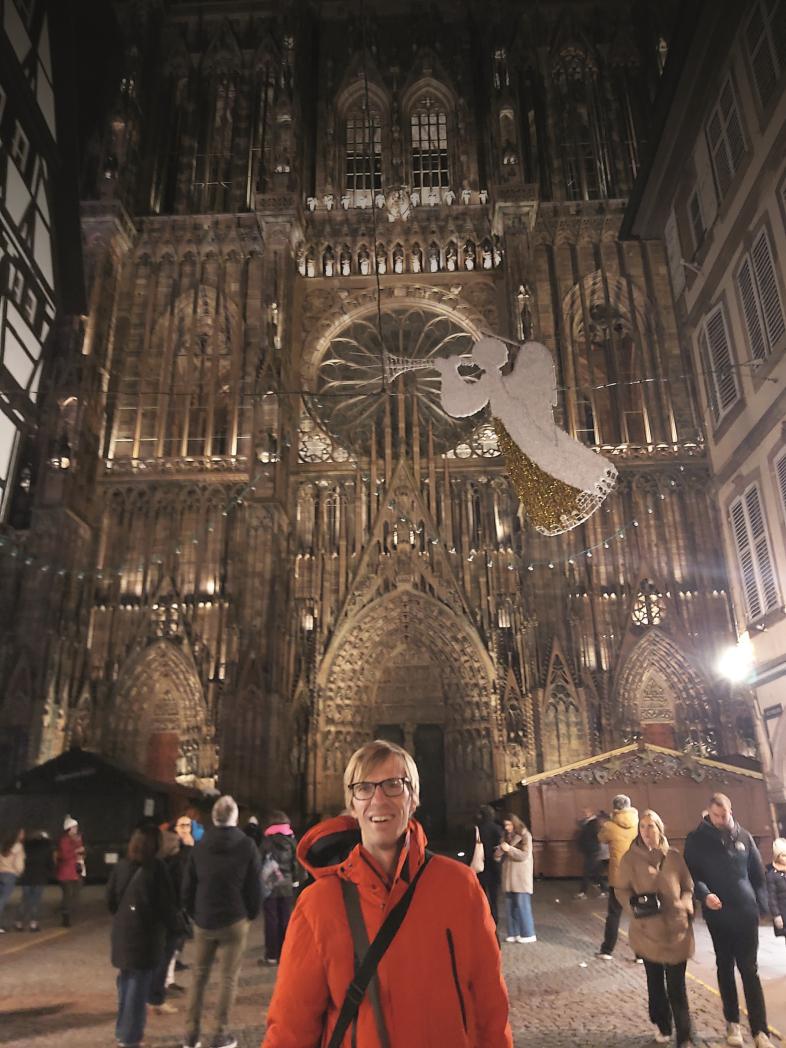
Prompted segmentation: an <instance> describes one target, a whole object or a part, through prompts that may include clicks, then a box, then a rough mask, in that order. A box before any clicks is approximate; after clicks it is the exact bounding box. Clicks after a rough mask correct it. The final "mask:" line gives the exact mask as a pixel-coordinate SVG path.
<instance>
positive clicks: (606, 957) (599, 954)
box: [595, 950, 611, 961]
mask: <svg viewBox="0 0 786 1048" xmlns="http://www.w3.org/2000/svg"><path fill="white" fill-rule="evenodd" d="M595 956H596V957H600V958H601V959H602V960H604V961H610V960H611V954H610V953H605V952H604V951H603V950H598V951H597V952H596V953H595Z"/></svg>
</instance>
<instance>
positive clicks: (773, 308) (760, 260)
mask: <svg viewBox="0 0 786 1048" xmlns="http://www.w3.org/2000/svg"><path fill="white" fill-rule="evenodd" d="M751 257H752V259H753V271H754V273H755V275H756V285H757V287H758V291H759V299H760V301H761V311H762V313H763V314H764V323H765V325H766V328H767V336H768V338H769V342H770V350H773V349H774V348H775V346H776V345H777V344H778V342H779V341H780V340H781V338H783V335H784V334H786V321H784V317H783V304H782V302H781V293H780V289H779V287H778V278H777V276H776V274H775V262H774V260H773V257H772V248H771V247H770V239H769V237H768V236H767V230H766V229H762V231H761V233H760V234H759V236H758V237H757V238H756V240H755V242H754V244H753V251H752V252H751Z"/></svg>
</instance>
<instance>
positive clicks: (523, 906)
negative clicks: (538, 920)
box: [505, 892, 535, 939]
mask: <svg viewBox="0 0 786 1048" xmlns="http://www.w3.org/2000/svg"><path fill="white" fill-rule="evenodd" d="M505 900H506V902H507V904H508V935H520V936H521V937H522V938H524V939H528V938H529V937H530V936H531V935H534V934H535V922H534V921H533V919H532V896H531V895H530V893H529V892H505Z"/></svg>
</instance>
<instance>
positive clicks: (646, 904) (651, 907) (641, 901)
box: [630, 892, 660, 917]
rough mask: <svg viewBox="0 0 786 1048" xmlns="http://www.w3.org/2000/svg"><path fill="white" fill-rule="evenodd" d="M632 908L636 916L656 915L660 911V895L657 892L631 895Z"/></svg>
mask: <svg viewBox="0 0 786 1048" xmlns="http://www.w3.org/2000/svg"><path fill="white" fill-rule="evenodd" d="M630 908H631V910H632V911H633V916H634V917H655V916H656V915H657V914H659V913H660V896H659V895H658V893H657V892H642V893H641V895H631V897H630Z"/></svg>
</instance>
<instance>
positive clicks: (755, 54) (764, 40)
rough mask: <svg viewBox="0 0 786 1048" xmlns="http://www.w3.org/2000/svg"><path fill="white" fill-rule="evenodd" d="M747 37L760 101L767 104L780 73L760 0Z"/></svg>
mask: <svg viewBox="0 0 786 1048" xmlns="http://www.w3.org/2000/svg"><path fill="white" fill-rule="evenodd" d="M745 39H746V43H747V45H748V53H749V55H750V60H751V69H752V70H753V81H754V83H755V84H756V91H757V93H758V95H759V101H760V102H761V104H762V106H766V105H767V103H768V102H769V100H770V98H771V97H772V92H773V90H774V88H775V85H776V83H777V81H778V73H777V70H776V66H775V56H774V54H773V52H772V48H771V46H770V38H769V34H768V32H767V25H766V22H765V19H764V13H763V11H762V5H761V2H760V0H757V2H756V4H755V6H754V9H753V14H752V15H751V17H750V19H749V21H748V26H747V29H746V32H745Z"/></svg>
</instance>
